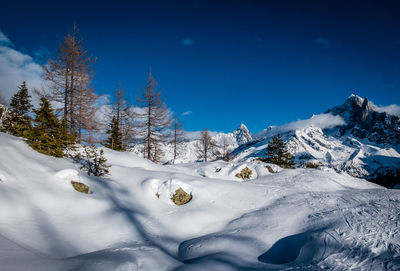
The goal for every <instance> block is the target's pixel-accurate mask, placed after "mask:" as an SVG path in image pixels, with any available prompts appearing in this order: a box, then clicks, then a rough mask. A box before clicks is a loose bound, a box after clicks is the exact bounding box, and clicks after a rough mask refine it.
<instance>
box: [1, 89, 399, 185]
mask: <svg viewBox="0 0 400 271" xmlns="http://www.w3.org/2000/svg"><path fill="white" fill-rule="evenodd" d="M8 112H9V109H8V108H7V107H6V106H3V105H0V126H1V122H2V119H3V118H4V117H5V115H6V114H7V113H8ZM210 133H211V135H212V138H213V140H214V141H215V142H216V143H217V148H216V154H215V155H214V157H213V158H214V159H217V158H218V153H219V154H220V153H222V149H223V142H225V143H226V146H227V148H228V150H229V151H230V153H231V155H230V157H231V159H232V160H234V161H241V162H243V161H247V160H254V159H256V158H257V157H263V156H264V155H265V149H266V147H267V145H268V142H269V141H270V140H271V138H272V137H273V136H275V135H277V134H281V135H282V137H283V138H284V140H285V141H286V142H287V144H288V149H289V151H290V152H291V153H292V154H293V155H294V156H295V161H296V164H297V166H298V167H305V166H306V164H307V163H309V162H312V163H314V164H318V165H319V166H320V168H324V167H328V168H333V169H334V170H335V171H337V172H342V173H347V174H349V175H351V176H354V177H360V178H366V179H369V180H373V181H376V182H379V183H380V184H383V185H385V186H387V187H394V186H395V185H396V184H400V179H399V176H400V118H399V117H398V116H395V115H391V114H388V113H386V112H382V110H379V108H378V107H376V106H375V105H374V104H373V103H372V102H371V101H369V100H368V99H367V98H361V97H359V96H357V95H351V96H350V97H349V98H348V99H347V100H346V101H345V102H344V103H343V104H341V105H339V106H335V107H333V108H331V109H328V110H327V111H326V112H325V113H323V114H319V115H314V116H313V117H312V118H310V119H308V120H301V121H296V122H292V123H289V124H286V125H282V126H271V127H268V128H267V129H265V130H264V131H262V132H260V133H258V134H256V135H253V134H252V133H251V132H250V131H249V130H248V129H247V127H246V125H244V124H241V125H240V126H239V127H238V128H237V129H236V130H235V131H233V132H231V133H217V132H210ZM199 136H200V133H199V132H188V133H187V134H186V136H184V138H183V140H182V141H181V142H180V143H179V144H178V158H177V159H176V160H175V161H173V145H172V144H171V143H169V142H166V143H164V144H163V145H162V146H161V150H162V151H163V152H164V154H165V155H164V162H165V163H188V162H195V161H198V160H199V157H198V154H197V147H196V145H197V144H198V141H199ZM130 151H131V152H134V153H136V154H138V155H141V154H142V150H141V146H140V145H137V146H134V147H133V148H131V149H130ZM399 187H400V186H399Z"/></svg>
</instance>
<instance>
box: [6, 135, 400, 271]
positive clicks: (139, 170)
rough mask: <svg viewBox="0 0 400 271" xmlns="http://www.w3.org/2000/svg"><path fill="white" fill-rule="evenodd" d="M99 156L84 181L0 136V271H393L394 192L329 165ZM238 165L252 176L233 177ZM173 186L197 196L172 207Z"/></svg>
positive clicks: (398, 202)
mask: <svg viewBox="0 0 400 271" xmlns="http://www.w3.org/2000/svg"><path fill="white" fill-rule="evenodd" d="M105 155H106V157H107V159H108V162H109V163H110V164H111V165H112V167H111V175H110V176H109V177H107V178H104V179H100V178H96V177H89V176H87V175H85V174H84V173H83V172H81V171H79V166H78V165H76V164H73V163H72V162H71V161H70V160H68V159H60V158H53V157H48V156H45V155H42V154H40V153H37V152H35V151H33V150H32V149H30V148H29V147H28V146H27V145H26V143H25V142H23V141H22V140H21V139H19V138H15V137H12V136H9V135H6V134H3V133H0V179H1V181H0V262H1V270H5V271H8V270H96V271H101V270H176V271H177V270H282V269H285V270H288V269H291V270H292V269H297V270H298V269H307V270H320V269H334V270H348V269H352V268H353V269H363V270H382V269H391V270H396V269H398V268H399V267H400V234H399V231H398V229H399V218H398V214H399V213H400V193H399V191H397V190H387V189H385V188H382V187H379V186H377V185H374V184H371V183H369V182H366V181H364V180H361V179H356V178H353V177H350V176H348V175H346V174H338V173H336V172H335V171H333V170H331V169H328V168H327V169H324V170H312V169H296V170H281V169H279V168H277V167H273V168H274V170H275V171H277V173H274V174H271V173H269V171H268V170H267V169H266V168H265V166H264V165H263V164H261V163H254V162H231V163H228V162H222V161H218V162H210V163H193V164H179V165H175V166H172V165H169V166H161V165H157V164H154V163H151V162H149V161H147V160H144V159H142V158H140V157H138V156H136V155H135V154H133V153H120V152H115V151H111V150H108V149H105ZM244 167H249V168H250V169H251V170H252V171H253V175H252V179H251V180H248V181H241V179H237V178H236V177H235V174H236V173H237V172H239V171H240V170H241V169H242V168H244ZM71 180H75V181H80V182H82V183H85V184H87V185H89V186H90V191H91V193H90V194H81V193H78V192H76V191H75V190H73V188H72V186H71V184H70V181H71ZM179 187H182V188H183V189H185V190H186V191H187V192H191V194H192V196H193V198H192V200H191V201H190V202H189V203H188V204H186V205H183V206H175V205H174V204H173V203H172V201H171V200H170V196H171V193H172V192H173V191H175V190H176V189H177V188H179ZM156 194H157V195H158V197H157V196H156Z"/></svg>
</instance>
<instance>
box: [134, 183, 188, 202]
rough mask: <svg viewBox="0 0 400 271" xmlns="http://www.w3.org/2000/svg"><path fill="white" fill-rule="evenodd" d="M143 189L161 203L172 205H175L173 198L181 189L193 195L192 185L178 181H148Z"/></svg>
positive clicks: (143, 184)
mask: <svg viewBox="0 0 400 271" xmlns="http://www.w3.org/2000/svg"><path fill="white" fill-rule="evenodd" d="M142 187H143V189H144V190H145V193H146V194H148V195H152V196H153V197H154V196H155V197H157V198H158V199H160V200H161V201H163V202H165V203H167V204H170V205H175V204H174V203H173V202H172V200H171V198H172V196H173V195H174V194H175V191H176V190H178V189H179V188H182V189H183V190H184V191H185V192H186V193H188V194H191V195H192V192H193V188H192V186H191V185H189V184H187V183H185V182H182V181H180V180H177V179H171V180H166V181H162V180H159V179H148V180H145V181H144V182H143V183H142Z"/></svg>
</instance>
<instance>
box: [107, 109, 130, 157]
mask: <svg viewBox="0 0 400 271" xmlns="http://www.w3.org/2000/svg"><path fill="white" fill-rule="evenodd" d="M107 134H108V135H109V136H108V138H107V139H106V141H105V144H104V146H106V147H107V148H110V149H113V150H116V151H124V150H125V149H126V147H125V146H124V144H123V143H122V134H121V131H120V129H119V124H118V120H117V118H116V117H115V116H114V117H113V118H112V120H111V123H110V128H109V129H108V130H107Z"/></svg>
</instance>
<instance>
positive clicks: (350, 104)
mask: <svg viewBox="0 0 400 271" xmlns="http://www.w3.org/2000/svg"><path fill="white" fill-rule="evenodd" d="M376 109H377V108H376V107H375V106H374V104H373V103H371V102H370V101H369V100H368V99H367V98H365V99H363V98H361V97H359V96H357V95H354V94H352V95H351V96H350V97H349V98H348V99H347V100H346V102H345V103H343V104H342V105H339V106H336V107H334V108H332V109H329V110H328V111H327V112H326V113H332V114H333V115H339V116H341V117H342V118H343V119H344V121H345V122H346V125H344V126H342V127H340V133H341V135H346V134H350V135H352V136H354V137H356V138H359V139H367V140H368V141H369V142H372V143H377V144H380V145H383V146H389V147H390V146H393V145H399V144H400V118H399V117H398V116H394V115H389V114H387V113H386V112H378V111H377V110H376Z"/></svg>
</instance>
